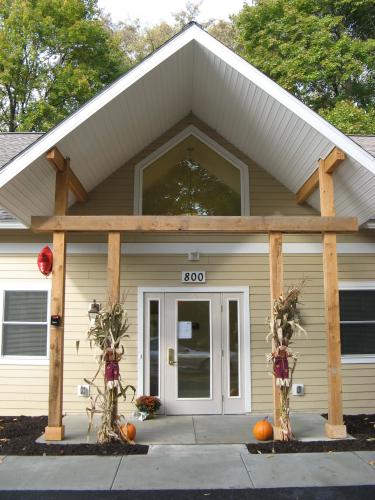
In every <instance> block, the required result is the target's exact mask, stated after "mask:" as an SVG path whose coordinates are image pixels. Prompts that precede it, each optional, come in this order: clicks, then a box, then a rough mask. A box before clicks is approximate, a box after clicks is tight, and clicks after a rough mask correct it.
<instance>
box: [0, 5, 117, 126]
mask: <svg viewBox="0 0 375 500" xmlns="http://www.w3.org/2000/svg"><path fill="white" fill-rule="evenodd" d="M0 27H1V30H0V70H1V72H0V129H2V130H9V131H14V130H48V129H49V128H50V127H51V126H53V125H55V124H56V123H57V122H59V121H61V120H62V119H63V118H65V117H66V116H67V115H68V114H70V113H71V112H72V111H74V110H75V109H77V108H78V107H79V106H80V105H82V104H83V103H84V102H86V101H87V100H88V99H89V98H90V97H92V96H93V95H95V94H96V93H97V92H98V91H99V90H100V89H101V88H103V86H105V85H107V84H109V83H111V82H112V81H113V79H114V78H116V77H117V76H118V75H119V74H121V72H123V71H124V70H125V69H126V68H125V65H124V62H123V55H122V52H121V50H120V44H119V41H118V38H117V37H116V36H114V34H113V33H112V32H111V30H110V29H109V28H108V27H107V26H106V25H105V23H104V21H103V20H102V19H101V18H100V17H99V11H98V8H97V1H96V0H12V1H11V0H7V1H2V2H0Z"/></svg>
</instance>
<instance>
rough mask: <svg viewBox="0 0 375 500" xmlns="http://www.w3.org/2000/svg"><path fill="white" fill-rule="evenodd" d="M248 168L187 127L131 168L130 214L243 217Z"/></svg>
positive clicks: (246, 200)
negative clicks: (134, 167)
mask: <svg viewBox="0 0 375 500" xmlns="http://www.w3.org/2000/svg"><path fill="white" fill-rule="evenodd" d="M248 207H249V202H248V167H247V165H245V164H244V163H242V162H240V161H239V160H238V159H237V158H235V157H234V156H233V155H231V154H230V153H228V152H227V151H226V150H225V149H224V148H222V147H221V146H219V145H218V144H217V143H215V142H214V141H212V140H211V139H210V138H208V137H207V136H205V134H203V133H202V132H200V131H198V129H196V128H195V127H188V129H186V130H185V131H184V132H183V133H181V134H179V135H178V136H176V137H175V138H174V139H172V140H171V141H169V143H168V144H166V145H164V146H163V147H161V148H159V150H158V151H156V152H154V153H153V154H152V155H150V156H149V157H148V158H147V159H146V160H144V161H143V162H142V163H140V164H139V165H137V166H136V169H135V206H134V209H135V213H142V214H143V215H247V214H248V212H249V209H248Z"/></svg>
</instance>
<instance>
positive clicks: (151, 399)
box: [135, 395, 161, 420]
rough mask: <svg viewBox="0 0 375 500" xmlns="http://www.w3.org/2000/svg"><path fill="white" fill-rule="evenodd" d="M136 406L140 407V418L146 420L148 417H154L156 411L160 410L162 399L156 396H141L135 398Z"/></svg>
mask: <svg viewBox="0 0 375 500" xmlns="http://www.w3.org/2000/svg"><path fill="white" fill-rule="evenodd" d="M135 406H136V407H137V409H138V412H139V414H138V418H139V419H140V420H146V419H147V418H152V417H153V415H154V413H155V412H156V411H158V409H159V408H160V406H161V401H160V399H159V398H157V397H156V396H145V395H143V396H139V397H138V398H137V399H136V400H135Z"/></svg>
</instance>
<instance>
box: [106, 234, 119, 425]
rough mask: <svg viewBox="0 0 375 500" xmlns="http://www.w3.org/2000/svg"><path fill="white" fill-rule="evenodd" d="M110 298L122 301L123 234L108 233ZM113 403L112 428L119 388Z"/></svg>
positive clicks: (111, 300)
mask: <svg viewBox="0 0 375 500" xmlns="http://www.w3.org/2000/svg"><path fill="white" fill-rule="evenodd" d="M107 272H108V298H109V302H113V303H114V302H119V300H120V272H121V233H119V232H110V233H108V269H107ZM111 392H112V396H111V399H112V401H113V408H112V426H113V427H115V426H116V422H117V415H118V402H117V388H114V389H111Z"/></svg>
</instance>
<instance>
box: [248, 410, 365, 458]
mask: <svg viewBox="0 0 375 500" xmlns="http://www.w3.org/2000/svg"><path fill="white" fill-rule="evenodd" d="M322 416H323V417H325V418H327V415H326V414H325V415H322ZM344 422H345V425H346V428H347V431H348V434H350V435H351V436H353V437H354V438H355V439H340V440H332V441H310V442H304V441H290V442H282V441H274V442H273V441H268V442H266V443H249V444H248V445H247V449H248V450H249V452H250V453H253V454H257V453H267V454H268V453H315V452H330V451H363V450H370V451H374V450H375V414H372V415H344Z"/></svg>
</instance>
